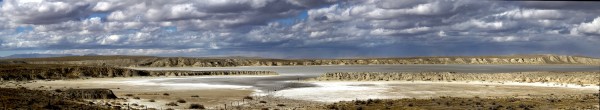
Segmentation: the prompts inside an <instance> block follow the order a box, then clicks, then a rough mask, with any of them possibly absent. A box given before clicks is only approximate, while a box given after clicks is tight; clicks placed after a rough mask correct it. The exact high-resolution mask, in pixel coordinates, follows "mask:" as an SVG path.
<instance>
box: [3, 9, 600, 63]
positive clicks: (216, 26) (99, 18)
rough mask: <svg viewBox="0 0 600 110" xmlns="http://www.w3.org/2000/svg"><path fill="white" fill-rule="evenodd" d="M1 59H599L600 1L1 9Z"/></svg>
mask: <svg viewBox="0 0 600 110" xmlns="http://www.w3.org/2000/svg"><path fill="white" fill-rule="evenodd" d="M0 4H1V5H0V56H6V55H11V54H23V53H43V54H101V55H115V54H119V55H158V56H259V57H275V58H312V57H319V58H324V57H394V56H443V55H509V54H565V55H586V56H596V57H597V56H600V48H599V47H600V2H563V1H552V2H546V1H481V0H451V1H445V0H431V1H429V0H0Z"/></svg>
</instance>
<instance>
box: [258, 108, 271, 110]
mask: <svg viewBox="0 0 600 110" xmlns="http://www.w3.org/2000/svg"><path fill="white" fill-rule="evenodd" d="M260 110H269V108H261V109H260Z"/></svg>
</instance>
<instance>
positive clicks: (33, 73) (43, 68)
mask: <svg viewBox="0 0 600 110" xmlns="http://www.w3.org/2000/svg"><path fill="white" fill-rule="evenodd" d="M200 75H277V73H276V72H272V71H147V70H134V69H127V68H120V67H110V66H85V65H84V66H80V65H61V64H4V65H0V80H34V79H76V78H86V77H93V78H102V77H136V76H200Z"/></svg>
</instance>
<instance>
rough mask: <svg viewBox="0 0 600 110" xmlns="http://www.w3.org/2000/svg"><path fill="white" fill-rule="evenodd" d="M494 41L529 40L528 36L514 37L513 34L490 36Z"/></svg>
mask: <svg viewBox="0 0 600 110" xmlns="http://www.w3.org/2000/svg"><path fill="white" fill-rule="evenodd" d="M492 41H494V42H515V41H529V38H528V37H515V36H501V37H492Z"/></svg>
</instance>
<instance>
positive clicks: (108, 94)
mask: <svg viewBox="0 0 600 110" xmlns="http://www.w3.org/2000/svg"><path fill="white" fill-rule="evenodd" d="M63 94H64V95H65V96H66V97H69V98H79V99H116V98H117V96H116V95H115V94H114V93H113V92H112V91H111V90H110V89H68V90H65V91H64V92H63Z"/></svg>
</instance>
